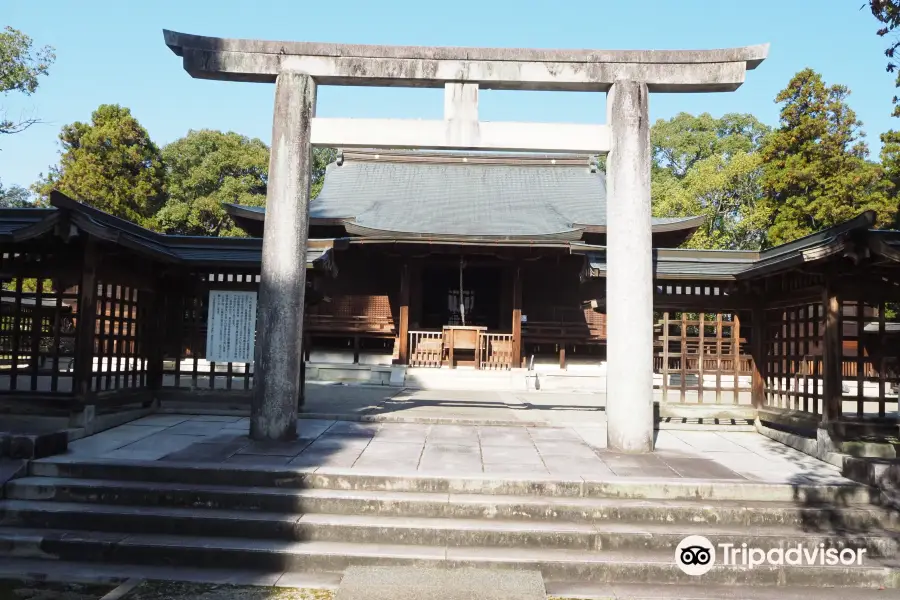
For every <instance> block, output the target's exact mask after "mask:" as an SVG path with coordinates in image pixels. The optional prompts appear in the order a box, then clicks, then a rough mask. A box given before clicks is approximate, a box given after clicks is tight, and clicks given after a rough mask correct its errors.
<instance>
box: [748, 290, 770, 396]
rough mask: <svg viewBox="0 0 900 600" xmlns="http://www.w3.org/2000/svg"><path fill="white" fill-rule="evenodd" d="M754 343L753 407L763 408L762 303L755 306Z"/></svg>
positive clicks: (764, 381) (764, 341) (763, 341)
mask: <svg viewBox="0 0 900 600" xmlns="http://www.w3.org/2000/svg"><path fill="white" fill-rule="evenodd" d="M750 326H751V327H752V330H751V336H752V338H753V344H752V346H751V354H752V355H753V371H752V380H751V383H750V395H751V399H752V401H753V408H755V409H756V410H759V409H761V408H762V407H763V406H765V404H766V372H765V368H766V310H765V308H764V307H763V306H762V304H757V305H756V306H754V307H753V318H752V321H751V323H750Z"/></svg>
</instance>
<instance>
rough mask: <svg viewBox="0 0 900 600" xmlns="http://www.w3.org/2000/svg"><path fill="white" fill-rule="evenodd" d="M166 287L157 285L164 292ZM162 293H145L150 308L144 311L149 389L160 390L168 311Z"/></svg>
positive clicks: (160, 284)
mask: <svg viewBox="0 0 900 600" xmlns="http://www.w3.org/2000/svg"><path fill="white" fill-rule="evenodd" d="M165 288H166V286H165V285H164V284H163V283H161V282H159V281H158V282H157V283H156V289H157V290H160V291H161V290H164V289H165ZM160 291H152V292H146V291H145V292H143V293H144V294H146V295H147V296H148V297H149V300H148V303H147V304H148V306H147V307H146V308H145V309H144V310H145V312H144V315H143V316H144V318H146V319H147V339H146V343H147V349H146V352H145V355H146V359H145V360H146V361H147V387H148V388H149V389H151V390H154V391H155V390H158V389H160V388H161V387H162V381H163V340H164V338H163V336H164V335H165V332H166V331H167V329H166V322H165V316H166V314H167V313H166V311H165V310H164V308H163V306H164V302H163V297H162V294H161V293H160Z"/></svg>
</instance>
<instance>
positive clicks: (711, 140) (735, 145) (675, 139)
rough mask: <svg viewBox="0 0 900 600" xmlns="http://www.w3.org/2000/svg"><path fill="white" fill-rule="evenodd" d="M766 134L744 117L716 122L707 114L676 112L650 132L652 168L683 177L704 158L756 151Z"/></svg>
mask: <svg viewBox="0 0 900 600" xmlns="http://www.w3.org/2000/svg"><path fill="white" fill-rule="evenodd" d="M768 132H769V128H768V127H766V126H765V125H764V124H762V123H760V122H759V120H757V118H756V117H754V116H753V115H747V114H738V113H729V114H727V115H724V116H723V117H722V118H721V119H716V118H715V117H713V116H712V115H710V114H709V113H703V114H702V115H699V116H694V115H691V114H688V113H679V114H678V115H676V116H675V117H673V118H671V119H669V120H668V121H665V120H663V119H660V120H658V121H657V122H656V123H654V124H653V127H652V128H651V129H650V144H651V146H652V152H653V169H654V171H657V172H660V171H663V170H664V171H668V172H669V173H670V174H671V175H672V176H674V177H677V178H683V177H685V176H686V175H687V173H688V171H689V170H690V168H691V167H692V166H693V165H694V164H696V163H697V162H698V161H701V160H703V159H705V158H709V157H711V156H721V157H723V158H726V159H727V158H728V157H730V156H733V155H735V154H737V153H740V152H744V153H747V152H753V151H755V150H757V149H758V148H759V144H760V142H761V140H762V139H763V138H764V137H765V136H766V134H768Z"/></svg>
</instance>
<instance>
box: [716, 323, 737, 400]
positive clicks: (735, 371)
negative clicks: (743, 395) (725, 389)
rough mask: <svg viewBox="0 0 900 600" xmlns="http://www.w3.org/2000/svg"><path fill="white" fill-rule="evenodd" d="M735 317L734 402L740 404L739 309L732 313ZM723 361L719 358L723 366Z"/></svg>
mask: <svg viewBox="0 0 900 600" xmlns="http://www.w3.org/2000/svg"><path fill="white" fill-rule="evenodd" d="M732 318H733V319H734V325H732V327H731V341H732V344H733V349H734V352H733V353H734V362H733V363H732V365H731V366H732V367H734V403H735V404H740V392H741V317H740V315H738V313H737V311H735V312H734V313H733V315H732ZM718 319H719V321H720V322H721V321H722V315H721V314H720V315H719V317H718ZM721 364H722V361H721V359H719V365H720V366H721Z"/></svg>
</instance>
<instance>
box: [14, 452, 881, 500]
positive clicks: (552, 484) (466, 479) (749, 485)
mask: <svg viewBox="0 0 900 600" xmlns="http://www.w3.org/2000/svg"><path fill="white" fill-rule="evenodd" d="M29 473H30V474H31V475H33V476H36V477H51V478H71V479H98V480H99V479H102V480H114V481H143V482H160V483H183V484H186V485H189V486H196V485H224V486H228V485H233V484H234V483H235V482H240V483H241V485H243V486H253V487H271V488H276V487H277V488H287V489H339V490H356V491H373V492H428V493H449V494H491V495H514V496H540V497H542V498H547V497H552V498H560V497H571V498H577V497H590V498H633V499H645V500H678V499H684V500H708V501H715V502H717V503H718V502H722V501H739V502H742V503H745V502H789V503H791V504H794V505H805V504H820V503H834V504H837V505H839V506H855V505H862V506H871V504H872V503H873V501H876V500H877V498H876V494H875V492H874V491H873V490H872V489H870V488H868V487H866V486H863V485H860V484H856V483H846V482H844V483H827V482H818V483H817V482H812V481H798V482H797V483H790V484H782V483H765V482H755V481H742V480H709V479H687V478H684V479H665V480H663V481H664V483H661V480H659V479H654V478H639V477H616V476H609V477H604V478H599V477H598V479H596V480H592V479H585V478H582V477H577V476H574V477H572V478H565V477H556V476H527V477H526V476H515V475H509V476H503V475H488V474H484V475H465V476H453V475H441V474H434V475H429V474H423V473H410V474H408V475H398V474H391V475H381V474H377V473H374V472H371V471H369V472H367V471H360V470H357V469H352V470H351V469H342V468H322V467H320V468H304V467H277V466H264V467H263V466H258V465H240V464H234V465H223V464H219V463H188V462H165V461H156V462H150V461H148V462H140V461H111V460H104V459H77V458H74V457H72V456H60V457H52V458H49V459H43V460H40V461H35V462H32V463H31V464H30V465H29ZM845 481H846V480H845Z"/></svg>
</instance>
